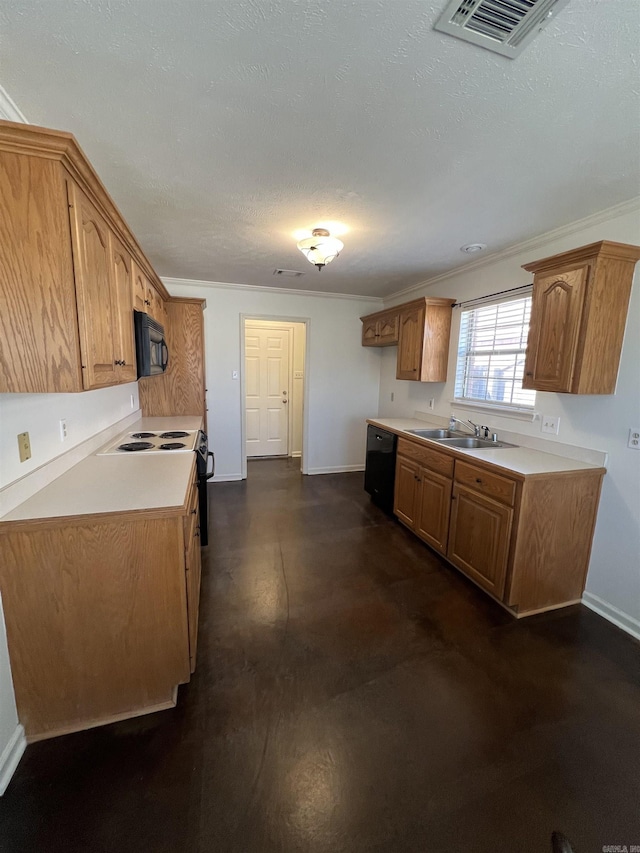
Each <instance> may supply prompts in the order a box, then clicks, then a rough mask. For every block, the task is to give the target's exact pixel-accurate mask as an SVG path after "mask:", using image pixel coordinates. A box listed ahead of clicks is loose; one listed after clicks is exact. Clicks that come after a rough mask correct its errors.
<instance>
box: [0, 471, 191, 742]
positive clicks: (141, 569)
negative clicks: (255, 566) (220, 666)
mask: <svg viewBox="0 0 640 853" xmlns="http://www.w3.org/2000/svg"><path fill="white" fill-rule="evenodd" d="M192 473H193V476H192V477H191V482H192V484H193V485H192V487H191V489H190V492H189V495H188V497H187V500H186V501H185V507H184V509H183V510H182V512H178V513H174V514H167V513H166V512H164V513H162V512H155V513H154V512H153V511H144V512H137V513H114V514H107V515H101V516H75V517H72V518H64V519H61V518H57V519H37V520H33V521H16V522H5V523H3V524H2V525H1V526H0V591H1V592H2V601H3V605H4V613H5V620H6V628H7V640H8V646H9V656H10V660H11V671H12V676H13V683H14V688H15V694H16V703H17V706H18V717H19V719H20V722H21V723H22V724H23V725H24V728H25V732H26V735H27V739H28V740H29V741H35V740H41V739H43V738H49V737H55V736H56V735H62V734H66V733H68V732H74V731H80V730H82V729H87V728H91V727H93V726H98V725H103V724H105V723H110V722H114V721H116V720H121V719H126V718H128V717H135V716H138V715H140V714H146V713H150V712H152V711H157V710H161V709H163V708H169V707H172V706H174V705H175V702H176V691H177V687H178V685H179V684H182V683H184V682H187V681H189V678H190V673H191V672H193V669H194V667H195V658H196V638H197V630H198V602H199V597H200V547H199V545H200V539H199V519H198V500H197V488H196V486H195V459H194V469H193V472H192Z"/></svg>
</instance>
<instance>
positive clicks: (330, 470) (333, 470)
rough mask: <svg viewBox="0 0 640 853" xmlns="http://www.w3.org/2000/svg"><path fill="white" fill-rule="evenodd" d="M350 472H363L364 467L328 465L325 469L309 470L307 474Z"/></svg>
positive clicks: (361, 465)
mask: <svg viewBox="0 0 640 853" xmlns="http://www.w3.org/2000/svg"><path fill="white" fill-rule="evenodd" d="M350 471H364V465H363V464H359V465H330V466H328V467H327V468H309V470H308V471H307V474H347V473H349V472H350Z"/></svg>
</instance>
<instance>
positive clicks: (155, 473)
mask: <svg viewBox="0 0 640 853" xmlns="http://www.w3.org/2000/svg"><path fill="white" fill-rule="evenodd" d="M201 425H202V419H201V418H200V417H195V416H192V417H172V418H141V419H140V420H138V421H136V422H135V423H133V424H131V425H130V426H129V427H128V428H127V429H126V431H125V432H126V433H127V434H128V433H130V432H139V431H142V430H163V431H166V430H175V429H184V430H194V429H200V427H201ZM108 443H111V444H112V443H113V438H111V439H109V442H105V444H108ZM193 465H194V454H193V453H192V452H184V453H182V452H181V453H172V454H166V455H164V454H160V455H158V454H148V455H146V456H145V454H139V455H136V454H129V453H127V454H123V455H121V456H120V455H113V456H97V455H95V454H92V455H91V456H87V457H86V458H85V459H83V460H82V461H81V462H78V464H76V465H74V466H73V467H72V468H70V469H69V470H68V471H66V472H65V473H64V474H62V475H61V476H59V477H57V478H56V479H55V480H53V482H51V483H49V484H48V485H47V486H45V487H44V488H43V489H40V490H39V491H38V492H36V494H34V495H33V496H32V497H30V498H28V499H27V500H26V501H24V502H23V503H21V504H20V505H19V506H17V507H15V509H13V510H11V512H8V513H7V514H6V515H4V516H2V518H0V522H5V521H25V520H30V519H40V518H61V517H65V516H75V515H93V514H98V513H114V512H136V511H138V512H139V511H144V510H147V511H154V510H156V511H158V510H160V511H165V512H166V511H171V510H175V511H176V512H179V511H180V510H181V509H182V508H183V506H184V502H185V497H186V496H187V494H188V491H189V485H190V482H191V479H192V478H191V471H192V466H193Z"/></svg>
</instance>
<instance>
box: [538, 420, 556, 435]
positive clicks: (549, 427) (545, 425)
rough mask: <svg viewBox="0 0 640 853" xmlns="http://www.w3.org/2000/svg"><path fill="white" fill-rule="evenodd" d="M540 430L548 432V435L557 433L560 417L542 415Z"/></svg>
mask: <svg viewBox="0 0 640 853" xmlns="http://www.w3.org/2000/svg"><path fill="white" fill-rule="evenodd" d="M540 429H541V430H542V432H548V433H549V434H550V435H558V433H559V432H560V418H559V417H558V416H557V415H543V416H542V426H541V427H540Z"/></svg>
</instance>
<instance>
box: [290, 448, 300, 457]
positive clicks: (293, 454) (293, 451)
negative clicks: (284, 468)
mask: <svg viewBox="0 0 640 853" xmlns="http://www.w3.org/2000/svg"><path fill="white" fill-rule="evenodd" d="M291 456H292V457H293V458H294V459H299V458H300V457H301V456H302V451H301V450H292V451H291Z"/></svg>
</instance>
